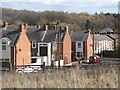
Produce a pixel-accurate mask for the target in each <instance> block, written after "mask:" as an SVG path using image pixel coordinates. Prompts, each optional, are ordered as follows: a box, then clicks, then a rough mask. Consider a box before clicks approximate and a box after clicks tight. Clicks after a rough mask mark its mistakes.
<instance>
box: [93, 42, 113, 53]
mask: <svg viewBox="0 0 120 90" xmlns="http://www.w3.org/2000/svg"><path fill="white" fill-rule="evenodd" d="M95 46H96V48H95V53H98V52H99V53H100V52H101V51H103V50H108V51H110V50H114V41H110V40H101V41H95Z"/></svg>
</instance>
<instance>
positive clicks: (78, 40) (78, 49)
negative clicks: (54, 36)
mask: <svg viewBox="0 0 120 90" xmlns="http://www.w3.org/2000/svg"><path fill="white" fill-rule="evenodd" d="M71 39H72V61H75V60H79V59H81V58H83V57H84V58H86V59H89V57H90V56H92V53H93V48H92V44H93V41H92V36H91V34H90V30H88V31H82V32H71Z"/></svg>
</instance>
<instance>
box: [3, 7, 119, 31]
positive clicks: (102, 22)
mask: <svg viewBox="0 0 120 90" xmlns="http://www.w3.org/2000/svg"><path fill="white" fill-rule="evenodd" d="M1 9H2V20H3V21H7V22H8V23H9V24H14V25H18V24H20V23H21V22H24V23H28V24H30V25H36V24H39V25H43V24H45V23H48V24H54V23H56V22H58V21H60V23H61V25H68V26H70V29H71V30H84V29H85V28H86V27H87V28H91V27H93V28H94V30H96V31H98V30H102V29H104V28H107V27H110V28H111V29H113V30H118V27H117V26H118V14H113V13H100V14H97V13H95V14H94V15H91V14H88V13H67V12H62V11H60V12H58V11H43V12H35V11H28V10H13V9H7V8H1Z"/></svg>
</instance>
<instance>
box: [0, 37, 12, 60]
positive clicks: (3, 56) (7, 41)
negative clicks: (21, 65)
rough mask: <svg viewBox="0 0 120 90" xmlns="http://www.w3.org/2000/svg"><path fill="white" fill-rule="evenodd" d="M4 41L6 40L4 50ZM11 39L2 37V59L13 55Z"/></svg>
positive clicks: (0, 57)
mask: <svg viewBox="0 0 120 90" xmlns="http://www.w3.org/2000/svg"><path fill="white" fill-rule="evenodd" d="M2 42H6V43H7V44H6V50H2ZM9 44H10V40H9V39H8V38H2V39H0V59H9V60H10V57H11V51H10V50H11V49H10V46H9Z"/></svg>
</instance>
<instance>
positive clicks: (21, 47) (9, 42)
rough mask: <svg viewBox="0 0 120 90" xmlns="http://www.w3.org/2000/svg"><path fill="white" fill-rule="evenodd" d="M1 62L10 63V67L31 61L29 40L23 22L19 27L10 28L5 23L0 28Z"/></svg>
mask: <svg viewBox="0 0 120 90" xmlns="http://www.w3.org/2000/svg"><path fill="white" fill-rule="evenodd" d="M0 33H1V37H0V52H2V53H0V54H1V55H0V56H1V57H0V60H1V62H3V63H5V62H7V63H10V66H11V67H15V66H18V65H28V64H30V63H31V49H30V42H29V39H28V37H27V35H26V33H25V27H24V25H23V24H21V25H20V27H19V28H10V27H8V26H7V23H6V24H5V23H4V25H3V28H1V29H0Z"/></svg>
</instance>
